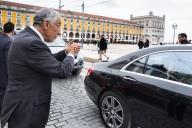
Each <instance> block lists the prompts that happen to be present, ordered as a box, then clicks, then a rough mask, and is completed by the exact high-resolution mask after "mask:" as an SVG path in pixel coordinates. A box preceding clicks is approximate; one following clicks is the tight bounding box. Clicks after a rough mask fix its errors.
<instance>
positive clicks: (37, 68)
mask: <svg viewBox="0 0 192 128" xmlns="http://www.w3.org/2000/svg"><path fill="white" fill-rule="evenodd" d="M60 25H61V21H60V16H59V14H58V13H57V12H56V11H54V10H52V9H42V10H41V11H39V12H38V13H37V14H36V16H35V17H34V23H33V26H31V27H27V28H25V29H24V30H23V31H21V32H20V33H19V34H18V35H16V37H15V38H14V41H13V43H12V46H11V48H10V51H9V55H8V73H9V82H8V86H7V90H6V93H5V98H4V102H3V109H2V112H1V114H2V120H1V123H2V126H4V125H5V124H6V122H8V128H44V127H45V125H46V123H47V121H48V115H49V109H50V100H51V83H52V79H51V78H52V77H56V78H66V77H68V76H70V74H71V71H72V69H73V65H74V55H75V54H77V53H78V52H79V50H80V46H79V45H78V44H76V43H70V45H69V46H68V47H67V49H65V50H63V51H61V52H59V53H57V54H55V55H52V54H51V52H50V49H49V48H48V47H47V45H46V44H45V41H46V42H52V41H54V40H55V38H56V37H57V34H58V33H59V32H60ZM66 53H68V54H66Z"/></svg>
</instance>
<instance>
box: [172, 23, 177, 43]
mask: <svg viewBox="0 0 192 128" xmlns="http://www.w3.org/2000/svg"><path fill="white" fill-rule="evenodd" d="M172 28H173V44H174V43H175V29H176V28H177V24H173V25H172Z"/></svg>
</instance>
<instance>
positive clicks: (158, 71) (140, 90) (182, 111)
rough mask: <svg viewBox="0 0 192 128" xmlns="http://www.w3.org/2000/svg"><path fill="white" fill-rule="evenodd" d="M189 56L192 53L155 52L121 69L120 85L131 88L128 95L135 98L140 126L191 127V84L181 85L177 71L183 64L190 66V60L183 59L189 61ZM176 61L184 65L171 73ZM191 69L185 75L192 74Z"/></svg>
mask: <svg viewBox="0 0 192 128" xmlns="http://www.w3.org/2000/svg"><path fill="white" fill-rule="evenodd" d="M181 53H183V54H182V55H181ZM180 56H182V57H180ZM186 56H192V54H191V52H182V51H180V52H176V51H163V52H158V53H152V54H149V55H145V56H143V57H141V58H139V59H137V60H135V61H134V62H132V63H130V64H128V65H127V66H125V67H124V68H123V69H122V70H121V72H120V84H121V86H125V88H128V89H125V90H127V92H126V94H127V95H128V96H129V97H131V98H132V100H131V102H132V104H131V105H130V106H132V108H133V109H132V110H133V114H134V120H135V122H136V124H137V125H138V126H140V127H156V128H158V127H159V128H160V127H162V126H163V125H162V124H164V126H163V127H164V128H166V127H167V128H169V127H172V128H177V127H178V128H181V127H187V126H191V123H190V121H189V120H190V119H191V114H192V113H191V94H190V91H191V92H192V89H191V85H188V84H189V83H183V82H180V80H179V78H180V76H178V74H179V73H178V72H177V71H181V67H180V66H181V65H182V64H184V63H181V62H185V63H190V61H187V60H190V59H187V60H182V59H183V58H187V57H186ZM191 59H192V58H191ZM176 62H178V63H180V66H177V68H176V67H174V68H175V69H174V70H171V68H173V66H172V67H171V63H176ZM182 66H183V65H182ZM189 66H190V65H189ZM191 69H192V68H191V67H190V68H189V69H188V70H186V69H185V72H186V71H189V73H188V74H192V73H191ZM173 71H174V73H173ZM182 74H183V73H182ZM188 76H190V75H187V76H186V78H185V79H187V80H185V81H190V80H191V79H190V77H188ZM141 115H142V116H141ZM146 117H147V118H146ZM169 117H171V118H169ZM180 118H181V119H180ZM138 120H139V121H138ZM141 120H142V121H141ZM179 121H181V122H179Z"/></svg>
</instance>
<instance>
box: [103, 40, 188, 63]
mask: <svg viewBox="0 0 192 128" xmlns="http://www.w3.org/2000/svg"><path fill="white" fill-rule="evenodd" d="M165 50H192V44H185V45H166V46H155V47H148V48H143V49H141V50H137V51H134V52H131V53H128V54H126V55H123V56H122V57H119V58H117V59H115V60H112V61H110V62H109V63H108V64H107V65H108V66H109V65H113V64H115V63H119V62H123V61H125V63H128V62H129V61H132V60H134V59H136V58H138V57H141V56H143V55H145V54H148V53H153V52H158V51H165ZM107 65H106V66H107Z"/></svg>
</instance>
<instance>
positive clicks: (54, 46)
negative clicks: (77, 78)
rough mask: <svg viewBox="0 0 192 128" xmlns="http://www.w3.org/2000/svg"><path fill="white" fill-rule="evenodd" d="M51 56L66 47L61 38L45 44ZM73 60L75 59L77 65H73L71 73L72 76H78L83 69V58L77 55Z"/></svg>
mask: <svg viewBox="0 0 192 128" xmlns="http://www.w3.org/2000/svg"><path fill="white" fill-rule="evenodd" d="M46 44H47V45H48V46H49V48H50V50H51V52H52V54H54V53H57V52H59V51H61V50H63V49H65V46H66V42H65V41H64V40H63V39H62V38H61V37H57V39H55V41H54V42H51V43H46ZM75 59H77V60H76V61H77V63H76V64H75V65H74V69H73V71H72V74H73V75H79V74H80V73H81V70H82V69H83V66H84V60H83V56H82V55H81V54H80V53H79V54H77V55H76V56H75Z"/></svg>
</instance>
